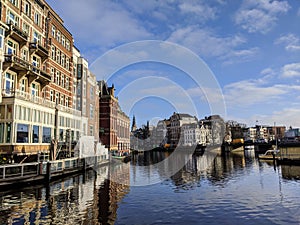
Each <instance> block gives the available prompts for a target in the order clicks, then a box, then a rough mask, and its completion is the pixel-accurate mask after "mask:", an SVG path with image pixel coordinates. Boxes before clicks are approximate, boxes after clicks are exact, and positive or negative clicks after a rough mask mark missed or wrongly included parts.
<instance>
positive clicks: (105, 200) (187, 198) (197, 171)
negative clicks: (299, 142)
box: [0, 149, 300, 224]
mask: <svg viewBox="0 0 300 225" xmlns="http://www.w3.org/2000/svg"><path fill="white" fill-rule="evenodd" d="M171 154H172V153H168V152H148V153H146V154H137V155H135V156H134V157H132V162H131V163H127V164H125V163H119V164H110V165H107V166H102V167H100V168H98V169H97V171H93V170H91V171H88V172H87V173H86V174H84V175H83V174H82V175H77V176H74V177H69V178H68V179H64V180H60V181H58V182H56V183H52V184H51V185H49V186H47V187H45V186H42V185H41V186H34V187H27V188H25V189H19V190H11V191H7V192H2V193H1V192H0V224H33V223H35V224H141V223H143V224H168V223H169V224H170V223H171V224H199V223H202V224H209V223H210V224H212V223H213V224H214V223H222V224H223V223H225V224H226V223H227V224H235V223H237V224H241V223H242V224H254V223H257V224H299V222H300V217H299V210H300V206H299V203H298V202H299V200H300V193H299V187H300V167H299V166H289V165H281V166H279V165H274V164H273V163H272V162H270V163H265V162H260V161H258V160H257V158H255V152H254V150H253V151H252V150H247V151H238V152H232V153H226V154H225V153H224V154H222V153H221V151H220V149H218V150H216V151H213V152H209V151H208V152H205V153H204V154H199V155H189V154H185V153H184V152H181V153H179V154H176V156H174V157H175V159H174V160H175V162H176V161H180V160H182V159H184V160H188V163H187V164H186V165H185V166H184V167H183V168H181V169H180V170H178V171H177V173H175V174H173V176H171V177H169V178H167V179H166V178H165V173H164V172H163V171H159V170H157V168H154V167H149V165H152V164H155V163H157V162H162V161H163V160H164V159H166V158H167V157H169V156H170V155H171ZM145 165H147V166H148V167H145ZM164 166H165V169H166V170H168V169H174V167H175V166H176V164H174V163H167V162H166V163H165V164H164ZM151 177H156V178H157V179H158V180H160V181H161V182H160V183H157V184H153V185H151V186H150V185H148V186H140V187H138V186H135V185H134V184H135V183H136V180H145V181H146V180H148V179H150V178H151ZM130 185H131V186H130ZM278 212H280V215H279V214H278Z"/></svg>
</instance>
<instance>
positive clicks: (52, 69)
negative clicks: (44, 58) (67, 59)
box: [50, 67, 55, 82]
mask: <svg viewBox="0 0 300 225" xmlns="http://www.w3.org/2000/svg"><path fill="white" fill-rule="evenodd" d="M54 74H55V70H54V68H53V67H51V72H50V75H51V81H52V82H54Z"/></svg>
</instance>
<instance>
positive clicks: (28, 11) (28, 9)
mask: <svg viewBox="0 0 300 225" xmlns="http://www.w3.org/2000/svg"><path fill="white" fill-rule="evenodd" d="M24 13H25V14H26V15H27V16H28V17H30V16H31V5H30V3H29V2H25V3H24Z"/></svg>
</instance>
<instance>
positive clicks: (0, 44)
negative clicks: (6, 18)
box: [0, 27, 4, 50]
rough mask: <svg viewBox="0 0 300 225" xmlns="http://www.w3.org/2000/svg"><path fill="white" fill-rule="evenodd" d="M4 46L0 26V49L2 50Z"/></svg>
mask: <svg viewBox="0 0 300 225" xmlns="http://www.w3.org/2000/svg"><path fill="white" fill-rule="evenodd" d="M3 46H4V29H3V28H2V27H0V49H1V50H2V49H3Z"/></svg>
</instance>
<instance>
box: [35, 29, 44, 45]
mask: <svg viewBox="0 0 300 225" xmlns="http://www.w3.org/2000/svg"><path fill="white" fill-rule="evenodd" d="M41 40H42V36H41V35H40V34H39V33H37V32H36V31H34V32H33V42H35V43H38V44H41Z"/></svg>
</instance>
